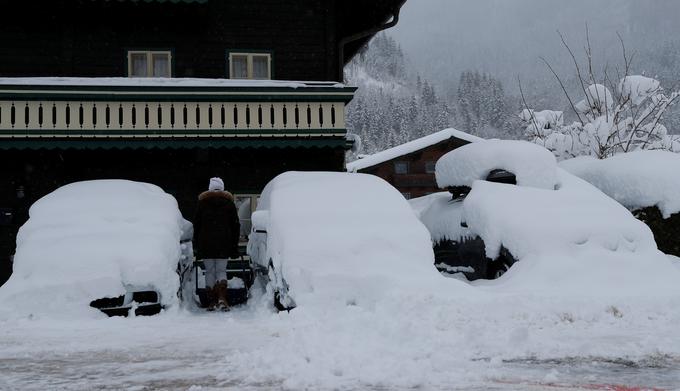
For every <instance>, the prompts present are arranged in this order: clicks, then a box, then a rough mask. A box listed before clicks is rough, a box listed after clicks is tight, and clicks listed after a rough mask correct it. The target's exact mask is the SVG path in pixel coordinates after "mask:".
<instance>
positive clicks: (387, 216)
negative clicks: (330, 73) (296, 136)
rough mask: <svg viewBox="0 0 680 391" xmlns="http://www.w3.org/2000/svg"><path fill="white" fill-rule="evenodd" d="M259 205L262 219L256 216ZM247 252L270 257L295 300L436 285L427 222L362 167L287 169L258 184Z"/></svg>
mask: <svg viewBox="0 0 680 391" xmlns="http://www.w3.org/2000/svg"><path fill="white" fill-rule="evenodd" d="M263 213H266V216H267V221H264V222H263V221H262V220H261V219H262V217H261V216H263ZM253 223H254V226H255V227H256V228H257V227H262V226H263V225H264V226H266V231H267V233H266V235H265V234H257V233H256V234H253V235H252V237H251V242H250V243H249V253H250V254H251V256H252V257H253V259H254V260H255V261H256V262H258V263H260V264H262V265H264V266H267V264H268V262H269V260H272V262H273V263H274V266H275V268H276V269H277V270H280V271H281V274H282V276H283V278H284V279H285V280H286V282H287V284H288V285H289V294H290V295H291V296H292V297H293V298H294V300H295V302H296V303H297V304H298V306H304V305H307V304H309V303H311V302H314V303H320V302H325V303H326V304H330V303H332V302H339V303H341V305H345V304H346V303H351V302H357V301H361V302H373V303H375V302H378V301H379V300H380V299H379V297H384V295H386V294H387V292H392V291H394V290H399V291H403V292H405V291H410V290H413V289H423V287H424V286H436V285H442V284H441V282H442V281H441V279H440V278H439V275H438V273H437V271H436V269H435V268H434V267H433V264H434V255H433V252H432V245H431V243H430V237H429V234H428V232H427V229H426V228H425V227H424V226H423V225H422V224H421V223H420V222H419V221H418V219H417V217H416V216H415V214H414V213H413V211H412V209H411V208H410V206H409V204H408V202H407V201H406V200H405V199H404V197H403V196H402V195H401V194H399V192H398V191H397V190H396V189H394V188H393V187H392V186H390V185H389V184H388V183H387V182H385V181H383V180H382V179H380V178H378V177H375V176H372V175H365V174H348V173H321V172H311V173H302V172H288V173H284V174H281V175H279V176H278V177H276V178H275V179H273V180H272V181H271V182H270V183H269V184H268V185H267V186H266V187H265V189H264V191H263V192H262V195H261V198H260V202H259V203H258V206H257V212H256V213H255V216H254V221H253Z"/></svg>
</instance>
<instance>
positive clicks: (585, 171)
mask: <svg viewBox="0 0 680 391" xmlns="http://www.w3.org/2000/svg"><path fill="white" fill-rule="evenodd" d="M560 167H561V168H563V169H565V170H567V171H569V172H570V173H571V174H573V175H576V176H578V177H579V178H581V179H584V180H586V181H587V182H589V183H590V184H592V185H593V186H595V187H597V188H598V189H600V190H601V191H602V192H603V193H605V194H607V195H608V196H609V197H611V198H613V199H615V200H616V201H618V202H619V203H620V204H621V205H623V206H625V207H626V208H628V210H630V211H631V212H632V213H633V215H634V216H635V217H637V218H638V219H640V220H641V221H643V222H644V223H645V224H647V225H648V226H649V227H650V228H651V230H652V232H653V233H654V239H655V240H656V243H657V245H658V246H659V249H660V250H661V251H663V252H665V253H666V254H671V255H675V256H677V257H680V177H679V176H678V174H677V173H678V172H680V154H678V153H674V152H669V151H662V150H644V151H635V152H629V153H621V154H619V155H615V156H612V157H610V158H607V159H601V160H600V159H595V158H592V157H578V158H574V159H569V160H564V161H562V162H560Z"/></svg>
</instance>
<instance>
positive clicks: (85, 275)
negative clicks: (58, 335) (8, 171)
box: [0, 180, 184, 318]
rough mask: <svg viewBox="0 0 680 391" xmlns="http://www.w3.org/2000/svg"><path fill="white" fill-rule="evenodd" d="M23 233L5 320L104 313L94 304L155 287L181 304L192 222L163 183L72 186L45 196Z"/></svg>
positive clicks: (2, 292) (4, 295) (0, 292)
mask: <svg viewBox="0 0 680 391" xmlns="http://www.w3.org/2000/svg"><path fill="white" fill-rule="evenodd" d="M29 214H30V218H29V220H28V222H27V223H26V224H25V225H24V226H23V227H21V229H20V230H19V234H18V237H17V252H16V256H15V258H14V273H13V275H12V277H11V278H10V280H9V281H8V282H7V283H6V284H5V285H3V286H2V287H1V288H0V303H2V305H1V306H0V318H8V317H14V316H25V315H28V314H30V315H31V316H38V317H40V316H42V315H45V316H49V317H58V316H65V317H76V318H77V317H83V316H85V317H98V316H104V317H105V315H104V314H102V313H101V312H99V311H98V310H96V309H94V308H91V307H90V306H89V303H90V301H92V300H94V299H98V298H102V297H115V296H118V295H121V294H123V293H125V290H126V285H130V286H138V287H151V288H153V289H156V290H157V291H159V292H160V294H161V301H162V303H163V304H165V305H172V304H175V303H176V302H177V289H178V287H179V278H178V275H177V273H176V268H177V262H178V260H179V256H180V237H181V233H182V228H181V227H182V225H183V223H184V220H183V218H182V215H181V214H180V212H179V209H178V208H177V202H176V201H175V199H174V198H173V197H172V196H170V195H168V194H166V193H165V192H164V191H163V190H161V189H160V188H159V187H157V186H154V185H150V184H146V183H139V182H131V181H123V180H98V181H89V182H78V183H73V184H70V185H66V186H64V187H61V188H59V189H57V190H56V191H54V192H53V193H50V194H48V195H46V196H45V197H43V198H41V199H40V200H38V201H37V202H36V203H35V204H34V205H33V206H32V207H31V209H30V212H29Z"/></svg>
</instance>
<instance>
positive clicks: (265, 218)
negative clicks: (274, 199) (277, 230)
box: [251, 210, 269, 234]
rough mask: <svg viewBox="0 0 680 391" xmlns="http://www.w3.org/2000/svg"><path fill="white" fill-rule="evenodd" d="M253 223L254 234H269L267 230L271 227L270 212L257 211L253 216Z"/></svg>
mask: <svg viewBox="0 0 680 391" xmlns="http://www.w3.org/2000/svg"><path fill="white" fill-rule="evenodd" d="M251 219H252V223H253V228H252V230H253V232H255V233H264V234H266V233H267V228H268V227H269V211H268V210H256V211H255V212H253V215H252V216H251Z"/></svg>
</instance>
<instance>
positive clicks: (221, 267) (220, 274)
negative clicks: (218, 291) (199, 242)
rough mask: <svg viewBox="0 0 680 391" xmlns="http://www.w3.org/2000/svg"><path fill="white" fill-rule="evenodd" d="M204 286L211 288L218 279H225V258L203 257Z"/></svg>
mask: <svg viewBox="0 0 680 391" xmlns="http://www.w3.org/2000/svg"><path fill="white" fill-rule="evenodd" d="M203 264H204V265H205V287H206V288H212V287H214V286H215V283H217V282H218V281H227V260H226V259H204V260H203Z"/></svg>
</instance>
